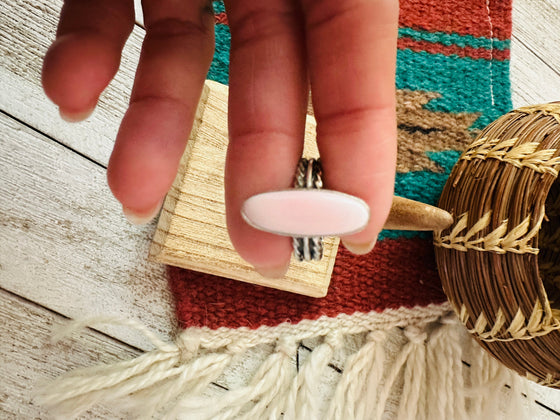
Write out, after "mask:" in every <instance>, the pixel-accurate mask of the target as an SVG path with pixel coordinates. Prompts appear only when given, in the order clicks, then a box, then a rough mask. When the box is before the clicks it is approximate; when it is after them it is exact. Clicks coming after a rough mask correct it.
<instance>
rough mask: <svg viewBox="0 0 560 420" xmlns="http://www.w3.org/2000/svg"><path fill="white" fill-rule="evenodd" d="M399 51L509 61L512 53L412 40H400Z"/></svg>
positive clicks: (398, 43) (398, 42)
mask: <svg viewBox="0 0 560 420" xmlns="http://www.w3.org/2000/svg"><path fill="white" fill-rule="evenodd" d="M397 46H398V48H399V49H401V50H404V49H410V50H412V51H416V52H420V51H426V52H429V53H432V54H443V55H448V56H449V55H457V56H459V57H470V58H484V59H487V60H490V59H491V58H492V59H494V60H508V59H509V57H510V51H509V49H507V50H496V49H495V50H492V51H490V50H489V49H487V48H473V47H459V46H458V45H443V44H436V43H433V42H427V41H416V40H414V39H411V38H399V39H398V41H397Z"/></svg>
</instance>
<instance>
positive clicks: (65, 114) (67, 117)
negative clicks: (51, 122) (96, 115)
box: [58, 106, 95, 123]
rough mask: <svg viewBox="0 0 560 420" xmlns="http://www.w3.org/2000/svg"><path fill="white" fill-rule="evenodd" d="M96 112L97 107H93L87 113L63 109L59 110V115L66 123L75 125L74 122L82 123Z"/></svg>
mask: <svg viewBox="0 0 560 420" xmlns="http://www.w3.org/2000/svg"><path fill="white" fill-rule="evenodd" d="M94 110H95V106H93V107H92V108H90V109H88V110H86V111H81V112H70V111H63V110H62V109H61V108H59V110H58V113H59V114H60V118H62V119H63V120H64V121H66V122H71V123H73V122H80V121H83V120H85V119H86V118H88V117H89V116H90V115H91V114H93V111H94Z"/></svg>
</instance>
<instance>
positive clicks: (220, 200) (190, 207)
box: [150, 81, 339, 297]
mask: <svg viewBox="0 0 560 420" xmlns="http://www.w3.org/2000/svg"><path fill="white" fill-rule="evenodd" d="M227 97H228V87H227V86H225V85H221V84H219V83H216V82H212V81H207V82H206V84H205V86H204V90H203V93H202V96H201V100H200V104H199V107H198V110H197V115H196V120H195V122H194V125H193V129H192V132H191V136H190V139H189V142H188V144H187V147H186V150H185V153H184V155H183V157H182V160H181V164H180V166H179V171H178V173H177V177H176V178H175V181H174V183H173V186H172V187H171V189H170V191H169V193H168V194H167V197H166V199H165V202H164V205H163V210H162V212H161V214H160V218H159V222H158V226H157V230H156V232H155V234H154V238H153V241H152V246H151V248H150V258H151V259H153V260H155V261H157V262H161V263H164V264H169V265H173V266H177V267H183V268H187V269H190V270H196V271H200V272H204V273H209V274H214V275H217V276H221V277H227V278H230V279H235V280H240V281H244V282H248V283H254V284H259V285H262V286H267V287H273V288H276V289H281V290H287V291H290V292H294V293H299V294H302V295H307V296H313V297H323V296H325V295H326V294H327V289H328V286H329V282H330V279H331V275H332V270H333V266H334V262H335V259H336V253H337V250H338V244H339V239H338V238H325V239H324V251H323V253H324V255H323V259H322V260H321V261H312V262H299V261H296V260H295V258H292V261H291V262H290V268H289V270H288V272H287V274H286V276H285V277H284V278H282V279H268V278H265V277H262V276H261V275H260V274H258V273H257V272H256V271H255V270H254V269H253V267H252V266H251V265H250V264H248V263H246V262H245V261H244V260H243V259H241V257H240V256H239V255H238V254H237V252H236V251H235V250H234V248H233V245H232V244H231V242H230V239H229V236H228V232H227V228H226V217H225V203H224V182H223V180H224V167H225V160H226V150H227V144H228V133H227ZM315 128H316V123H315V119H314V118H313V117H312V116H308V118H307V126H306V133H305V146H304V156H305V157H318V156H319V153H318V150H317V145H316V142H315ZM294 171H295V168H294Z"/></svg>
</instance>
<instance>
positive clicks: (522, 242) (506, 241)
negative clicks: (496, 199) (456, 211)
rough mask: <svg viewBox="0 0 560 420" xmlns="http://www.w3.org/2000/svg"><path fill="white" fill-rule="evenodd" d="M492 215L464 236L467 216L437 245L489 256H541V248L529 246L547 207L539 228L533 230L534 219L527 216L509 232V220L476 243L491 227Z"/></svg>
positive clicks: (460, 219)
mask: <svg viewBox="0 0 560 420" xmlns="http://www.w3.org/2000/svg"><path fill="white" fill-rule="evenodd" d="M491 216H492V211H489V212H487V213H486V214H485V215H484V216H482V218H480V220H478V221H477V222H476V223H475V224H474V225H473V226H472V227H471V228H470V229H469V230H467V232H466V233H465V234H463V235H462V234H461V233H463V232H464V231H465V230H466V229H467V227H468V225H469V214H468V212H467V213H464V214H462V215H461V217H460V218H459V220H458V222H457V224H456V225H455V226H454V227H453V229H452V230H451V232H450V233H449V235H445V236H442V235H441V232H440V234H439V235H436V237H435V239H434V245H435V246H439V247H443V248H448V249H454V250H457V251H463V252H466V251H468V250H469V249H473V250H476V251H485V252H490V251H491V252H496V253H498V254H505V253H506V252H513V253H515V254H538V253H539V250H538V248H533V247H531V246H530V245H529V242H530V241H531V240H532V239H533V238H534V237H535V236H536V235H537V233H538V232H539V229H540V227H541V223H542V221H543V218H544V207H543V208H542V210H541V212H540V214H539V219H538V220H537V223H536V224H535V226H534V227H533V228H532V229H531V230H529V227H530V224H531V215H529V216H527V217H526V218H525V220H523V221H522V222H521V223H520V224H519V225H517V226H513V227H512V228H511V230H509V229H508V220H507V219H506V220H504V221H503V222H502V223H501V224H500V225H499V226H498V227H497V228H496V229H494V230H493V231H492V232H490V233H488V234H487V235H485V236H482V237H480V238H476V239H474V237H475V236H476V235H477V234H478V233H480V232H481V231H483V230H484V229H486V228H487V227H488V226H489V225H490V221H491Z"/></svg>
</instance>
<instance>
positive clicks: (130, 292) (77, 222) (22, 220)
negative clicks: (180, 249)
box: [0, 114, 174, 350]
mask: <svg viewBox="0 0 560 420" xmlns="http://www.w3.org/2000/svg"><path fill="white" fill-rule="evenodd" d="M0 127H2V129H1V136H2V137H1V138H2V140H1V145H2V153H0V168H2V170H1V171H0V285H1V286H2V287H3V288H4V289H7V290H9V291H11V292H12V293H15V294H17V295H19V296H23V297H24V298H26V299H28V300H31V301H34V302H37V303H39V304H41V305H42V306H45V307H47V308H49V309H52V310H54V311H56V312H58V313H61V314H63V315H65V316H67V317H70V318H84V317H89V316H94V315H101V314H114V315H116V316H119V317H125V318H137V319H139V320H141V321H142V322H143V323H145V324H146V325H149V326H150V328H152V329H154V331H157V332H158V333H160V334H162V335H164V336H167V337H170V335H171V332H172V330H173V326H174V321H173V319H174V315H173V305H172V303H171V302H172V297H171V293H170V292H169V290H168V286H167V278H166V274H165V268H164V267H163V266H161V265H159V264H155V263H151V262H148V261H146V257H147V254H148V247H149V239H150V238H151V235H152V232H153V230H154V226H153V225H151V226H147V227H141V228H138V227H133V226H131V225H130V224H129V223H128V222H127V221H126V220H125V219H124V217H123V216H122V215H121V210H120V205H119V204H118V203H117V202H116V200H114V199H113V198H112V196H111V192H110V191H109V188H108V186H107V182H106V180H105V169H104V168H102V167H100V166H99V165H96V164H95V163H92V162H90V161H88V160H87V159H84V158H83V157H81V156H79V155H77V154H76V153H73V152H72V151H71V150H68V149H66V148H65V147H63V146H61V145H59V144H56V143H55V142H53V141H51V140H49V139H48V138H46V137H44V136H41V135H39V134H37V133H36V132H34V131H33V130H31V129H29V128H27V127H25V126H22V125H21V124H19V123H17V122H16V121H14V120H12V119H10V118H8V117H7V116H5V115H4V114H0ZM103 331H104V332H107V333H108V334H111V335H113V336H115V337H118V338H119V339H120V340H122V341H125V342H127V343H129V344H131V345H134V346H136V347H139V348H141V349H144V350H145V349H149V348H151V346H150V345H149V344H148V343H147V342H146V340H145V339H144V338H143V337H142V336H140V335H138V334H135V333H132V332H131V331H128V330H126V329H121V328H116V329H115V328H107V329H104V330H103Z"/></svg>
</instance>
